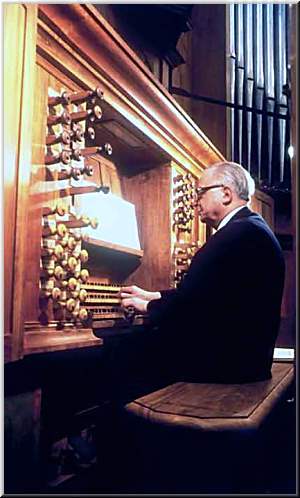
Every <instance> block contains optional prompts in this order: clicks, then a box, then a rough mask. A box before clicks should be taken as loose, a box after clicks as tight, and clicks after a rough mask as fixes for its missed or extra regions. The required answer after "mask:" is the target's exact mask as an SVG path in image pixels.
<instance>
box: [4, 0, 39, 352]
mask: <svg viewBox="0 0 300 498" xmlns="http://www.w3.org/2000/svg"><path fill="white" fill-rule="evenodd" d="M4 20H5V25H6V29H5V60H4V63H5V68H4V75H5V91H4V103H5V109H4V113H5V136H4V143H5V155H4V166H5V177H4V193H5V230H4V232H5V234H4V237H5V244H4V246H5V261H4V268H5V271H4V275H5V306H4V307H5V317H6V318H5V333H6V334H11V335H12V341H11V349H10V351H11V353H10V358H8V359H11V360H16V359H18V358H20V357H21V356H22V346H23V344H22V342H23V326H24V302H23V299H22V295H23V291H24V271H25V266H26V257H25V254H26V233H27V230H28V224H27V222H28V189H29V182H30V171H31V170H30V168H31V141H32V116H33V112H32V110H33V99H34V78H35V71H34V69H35V68H34V64H35V48H36V24H37V6H36V5H34V4H31V5H30V4H7V5H5V19H4ZM5 359H6V358H5Z"/></svg>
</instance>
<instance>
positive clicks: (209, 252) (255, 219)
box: [148, 207, 284, 382]
mask: <svg viewBox="0 0 300 498" xmlns="http://www.w3.org/2000/svg"><path fill="white" fill-rule="evenodd" d="M283 285H284V259H283V254H282V250H281V248H280V245H279V243H278V241H277V239H276V238H275V236H274V234H273V232H272V231H271V229H270V228H269V226H268V225H267V223H266V222H265V221H264V220H263V218H262V217H261V216H260V215H259V214H256V213H254V212H252V211H250V210H249V209H248V208H247V207H245V208H242V209H241V210H240V211H239V212H238V213H236V214H235V215H234V216H233V217H232V218H231V220H230V221H229V222H228V223H227V224H226V225H225V226H224V227H223V228H221V229H220V230H219V231H217V232H216V233H215V234H214V235H213V236H212V237H211V238H210V239H209V240H208V241H207V242H206V244H205V245H203V246H202V247H201V248H200V249H199V250H198V252H197V253H196V255H195V256H194V257H193V259H192V262H191V265H190V267H189V270H188V272H187V274H186V275H185V277H184V279H183V280H182V282H181V284H180V285H179V287H178V288H177V289H170V290H168V291H162V297H161V299H158V300H154V301H151V302H150V303H149V305H148V312H149V319H150V323H151V324H152V325H156V326H157V327H158V329H159V330H160V333H161V335H160V336H161V338H162V345H161V347H163V344H164V346H165V351H164V354H165V355H166V357H169V358H170V361H171V362H172V363H173V368H176V371H177V373H178V374H179V376H180V377H181V378H183V379H186V380H195V381H203V382H205V381H211V382H249V381H255V380H262V379H266V378H269V377H270V376H271V366H272V358H273V349H274V344H275V340H276V337H277V335H278V329H279V324H280V308H281V300H282V294H283Z"/></svg>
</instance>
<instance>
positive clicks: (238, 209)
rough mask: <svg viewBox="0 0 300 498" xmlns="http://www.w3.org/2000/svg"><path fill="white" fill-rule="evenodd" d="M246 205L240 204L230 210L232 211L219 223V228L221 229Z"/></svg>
mask: <svg viewBox="0 0 300 498" xmlns="http://www.w3.org/2000/svg"><path fill="white" fill-rule="evenodd" d="M244 207H245V205H243V206H239V207H237V208H235V209H233V210H232V211H230V213H228V214H226V216H225V217H224V218H223V220H221V222H220V223H219V225H218V227H217V230H220V228H223V227H224V226H225V225H226V224H227V223H228V221H229V220H231V218H232V217H233V216H234V215H235V214H236V213H237V212H238V211H240V210H241V209H243V208H244Z"/></svg>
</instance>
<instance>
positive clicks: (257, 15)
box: [254, 4, 265, 181]
mask: <svg viewBox="0 0 300 498" xmlns="http://www.w3.org/2000/svg"><path fill="white" fill-rule="evenodd" d="M254 29H255V36H254V40H255V57H254V60H255V79H256V89H255V104H256V108H257V109H259V110H261V111H262V108H263V99H264V83H265V82H264V58H263V57H264V53H263V6H262V4H256V5H254ZM256 122H257V167H258V180H259V181H260V180H261V144H262V114H257V116H256Z"/></svg>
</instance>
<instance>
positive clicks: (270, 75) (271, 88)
mask: <svg viewBox="0 0 300 498" xmlns="http://www.w3.org/2000/svg"><path fill="white" fill-rule="evenodd" d="M273 8H274V7H273V5H272V4H267V5H265V27H266V30H265V40H264V41H265V43H264V49H265V58H264V60H265V93H266V103H267V111H270V112H274V109H275V82H274V28H273V26H274V13H273V12H274V11H273ZM273 123H274V118H273V116H268V182H269V183H271V181H272V149H273V128H274V126H273Z"/></svg>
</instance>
